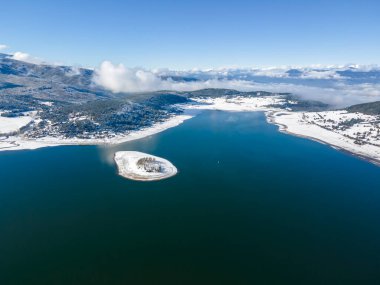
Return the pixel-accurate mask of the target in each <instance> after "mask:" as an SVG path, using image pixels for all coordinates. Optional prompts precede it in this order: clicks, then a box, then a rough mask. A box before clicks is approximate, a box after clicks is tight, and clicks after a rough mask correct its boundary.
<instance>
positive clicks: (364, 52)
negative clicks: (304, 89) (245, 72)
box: [0, 0, 380, 69]
mask: <svg viewBox="0 0 380 285" xmlns="http://www.w3.org/2000/svg"><path fill="white" fill-rule="evenodd" d="M0 7H1V8H0V27H1V28H0V44H6V45H8V46H9V47H10V48H9V49H8V50H5V52H16V51H22V52H27V53H29V54H31V55H33V56H37V57H40V58H43V59H45V60H47V61H52V62H57V61H59V62H63V63H65V64H80V65H84V66H97V65H98V64H99V63H100V62H102V61H103V60H110V61H112V62H115V63H124V64H125V65H126V66H143V67H146V68H158V67H168V68H172V69H187V68H193V67H199V68H212V67H223V66H240V67H250V66H279V65H311V64H346V63H358V64H379V63H380V50H379V46H380V37H379V35H380V16H379V15H380V1H372V0H362V1H354V0H345V1H340V0H335V1H334V0H330V1H324V0H319V1H306V0H305V1H300V0H293V1H292V0H288V1H285V0H284V1H279V0H277V1H276V0H272V1H254V0H251V1H242V0H235V1H224V0H219V1H207V0H203V1H199V0H192V1H169V0H165V1H159V0H157V1H144V0H140V1H112V0H108V1H95V0H92V1H80V0H76V1H73V0H65V1H52V0H50V1H44V0H36V1H30V0H28V1H26V0H25V1H19V0H12V1H4V0H0Z"/></svg>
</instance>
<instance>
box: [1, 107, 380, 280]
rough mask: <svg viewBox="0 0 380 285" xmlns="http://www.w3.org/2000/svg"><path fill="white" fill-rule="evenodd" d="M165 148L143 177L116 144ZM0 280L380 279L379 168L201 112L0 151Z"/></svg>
mask: <svg viewBox="0 0 380 285" xmlns="http://www.w3.org/2000/svg"><path fill="white" fill-rule="evenodd" d="M118 150H138V151H143V152H147V153H151V154H154V155H158V156H161V157H164V158H166V159H168V160H170V161H171V162H172V163H173V164H174V165H176V166H177V168H178V169H179V174H178V175H177V176H175V177H173V178H170V179H167V180H162V181H157V182H135V181H130V180H126V179H124V178H122V177H120V176H118V175H117V174H116V166H115V165H114V163H113V160H112V158H113V154H114V152H115V151H118ZM0 183H1V184H0V284H1V285H8V284H9V285H10V284H38V285H41V284H65V285H67V284H132V285H134V284H165V285H166V284H175V285H177V284H380V168H379V167H377V166H375V165H372V164H370V163H368V162H366V161H363V160H361V159H358V158H355V157H353V156H351V155H349V154H345V153H342V152H339V151H336V150H334V149H332V148H330V147H329V146H326V145H323V144H319V143H317V142H313V141H310V140H307V139H303V138H298V137H294V136H290V135H286V134H282V133H280V132H278V128H277V127H276V126H274V125H270V124H268V123H267V122H266V121H265V116H264V114H262V113H227V112H218V111H207V112H204V113H202V114H201V115H199V116H198V117H196V118H194V119H191V120H188V121H186V122H185V123H184V124H182V125H180V126H178V127H176V128H172V129H169V130H167V131H165V132H163V133H160V134H157V135H154V136H151V137H147V138H145V139H141V140H138V141H133V142H128V143H124V144H121V145H118V146H113V147H97V146H65V147H53V148H43V149H38V150H33V151H16V152H0Z"/></svg>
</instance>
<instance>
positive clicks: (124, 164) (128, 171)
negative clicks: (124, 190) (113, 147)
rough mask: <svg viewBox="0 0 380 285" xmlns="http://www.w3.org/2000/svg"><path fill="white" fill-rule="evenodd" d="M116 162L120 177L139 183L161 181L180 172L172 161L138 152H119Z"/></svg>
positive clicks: (116, 154) (116, 155)
mask: <svg viewBox="0 0 380 285" xmlns="http://www.w3.org/2000/svg"><path fill="white" fill-rule="evenodd" d="M115 162H116V165H117V167H118V171H119V175H121V176H123V177H125V178H128V179H132V180H138V181H154V180H161V179H165V178H169V177H172V176H174V175H176V174H177V172H178V171H177V168H176V167H175V166H174V165H173V164H172V163H171V162H170V161H168V160H166V159H164V158H161V157H158V156H154V155H150V154H146V153H143V152H138V151H118V152H116V153H115Z"/></svg>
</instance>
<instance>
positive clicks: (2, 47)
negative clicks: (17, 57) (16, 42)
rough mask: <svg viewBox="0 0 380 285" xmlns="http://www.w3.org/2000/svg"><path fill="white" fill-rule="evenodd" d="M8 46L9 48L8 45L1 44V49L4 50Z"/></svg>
mask: <svg viewBox="0 0 380 285" xmlns="http://www.w3.org/2000/svg"><path fill="white" fill-rule="evenodd" d="M7 48H8V46H7V45H3V44H0V50H4V49H7Z"/></svg>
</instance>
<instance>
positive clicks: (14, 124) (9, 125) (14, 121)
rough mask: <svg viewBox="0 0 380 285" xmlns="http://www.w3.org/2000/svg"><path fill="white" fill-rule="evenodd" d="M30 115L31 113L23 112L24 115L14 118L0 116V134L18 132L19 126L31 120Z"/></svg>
mask: <svg viewBox="0 0 380 285" xmlns="http://www.w3.org/2000/svg"><path fill="white" fill-rule="evenodd" d="M31 115H32V114H25V116H22V117H14V118H8V117H2V116H0V135H4V134H10V133H14V132H18V131H19V130H20V128H22V127H24V126H26V125H27V124H29V123H30V122H31V121H32V120H33V118H32V116H31Z"/></svg>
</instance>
